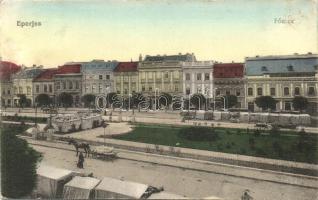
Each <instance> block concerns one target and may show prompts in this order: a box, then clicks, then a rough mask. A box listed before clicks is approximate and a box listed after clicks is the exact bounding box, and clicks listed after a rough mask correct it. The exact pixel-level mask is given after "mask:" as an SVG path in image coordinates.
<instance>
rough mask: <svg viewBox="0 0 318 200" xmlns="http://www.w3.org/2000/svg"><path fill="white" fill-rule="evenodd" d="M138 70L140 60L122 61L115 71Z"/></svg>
mask: <svg viewBox="0 0 318 200" xmlns="http://www.w3.org/2000/svg"><path fill="white" fill-rule="evenodd" d="M137 70H138V62H120V63H118V65H117V67H116V68H115V70H114V71H115V72H136V71H137Z"/></svg>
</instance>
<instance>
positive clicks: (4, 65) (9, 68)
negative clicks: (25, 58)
mask: <svg viewBox="0 0 318 200" xmlns="http://www.w3.org/2000/svg"><path fill="white" fill-rule="evenodd" d="M20 70H21V67H20V66H18V65H16V64H15V63H12V62H9V61H0V80H9V79H10V77H11V75H12V74H14V73H17V72H18V71H20Z"/></svg>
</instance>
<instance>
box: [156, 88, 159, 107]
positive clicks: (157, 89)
mask: <svg viewBox="0 0 318 200" xmlns="http://www.w3.org/2000/svg"><path fill="white" fill-rule="evenodd" d="M157 91H158V92H157ZM158 93H159V88H155V110H157V94H158Z"/></svg>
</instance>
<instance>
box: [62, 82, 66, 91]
mask: <svg viewBox="0 0 318 200" xmlns="http://www.w3.org/2000/svg"><path fill="white" fill-rule="evenodd" d="M62 83H63V89H64V90H65V89H66V82H65V81H63V82H62Z"/></svg>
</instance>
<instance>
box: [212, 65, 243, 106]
mask: <svg viewBox="0 0 318 200" xmlns="http://www.w3.org/2000/svg"><path fill="white" fill-rule="evenodd" d="M213 77H214V80H213V82H214V94H215V97H218V96H227V95H234V96H236V97H237V101H238V102H237V105H236V106H234V107H236V108H244V107H245V101H244V100H245V99H244V95H245V90H244V82H245V79H244V64H243V63H215V64H214V65H213ZM225 107H226V106H225Z"/></svg>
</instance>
